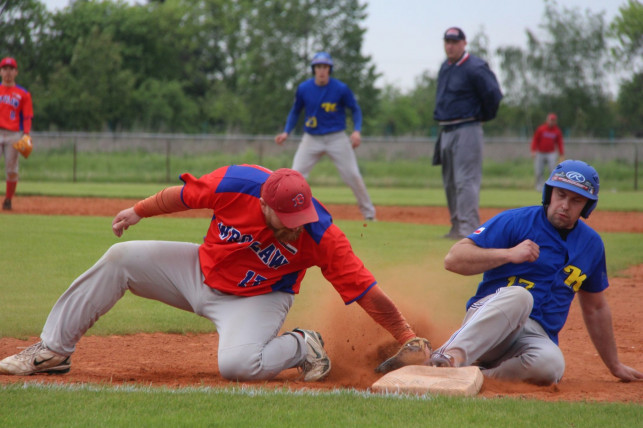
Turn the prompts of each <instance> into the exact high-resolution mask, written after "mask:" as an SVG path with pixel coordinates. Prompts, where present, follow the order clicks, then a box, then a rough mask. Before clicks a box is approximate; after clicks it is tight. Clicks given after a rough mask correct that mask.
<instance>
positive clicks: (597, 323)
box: [431, 160, 643, 385]
mask: <svg viewBox="0 0 643 428" xmlns="http://www.w3.org/2000/svg"><path fill="white" fill-rule="evenodd" d="M598 189H599V180H598V173H597V172H596V170H595V169H594V168H593V167H591V166H590V165H588V164H586V163H585V162H581V161H578V160H567V161H564V162H562V163H560V164H559V165H558V166H557V167H556V168H555V169H554V171H553V172H552V173H551V175H550V176H549V179H548V180H547V182H546V183H545V186H544V188H543V199H542V203H543V206H531V207H524V208H518V209H513V210H508V211H505V212H503V213H500V214H498V215H497V216H495V217H493V218H492V219H490V220H489V221H487V222H486V223H484V224H483V225H482V226H481V227H480V228H478V229H477V230H476V231H475V232H473V233H472V234H470V235H469V236H467V237H466V238H464V239H462V240H460V241H458V242H457V243H455V244H454V245H453V247H452V248H451V250H450V251H449V253H448V254H447V256H446V258H445V260H444V265H445V268H446V269H447V270H449V271H452V272H455V273H459V274H461V275H477V274H480V273H483V272H484V275H483V278H482V282H480V284H479V285H478V290H477V292H476V294H475V296H473V297H472V298H471V299H469V301H468V302H467V305H466V307H467V313H466V316H465V318H464V321H463V324H462V326H461V328H460V329H459V330H458V331H456V332H455V333H454V334H453V335H452V336H451V338H450V339H449V340H448V341H447V342H446V343H445V344H444V345H442V346H441V347H440V348H438V349H437V350H435V352H433V354H432V355H431V364H432V365H434V366H438V367H460V366H468V365H478V366H480V367H481V369H482V371H483V373H484V375H485V376H489V377H492V378H497V379H505V380H517V381H525V382H529V383H534V384H539V385H548V384H553V383H557V382H558V381H560V379H561V378H562V376H563V373H564V371H565V360H564V358H563V354H562V352H561V350H560V348H559V347H558V333H559V332H560V330H561V329H562V328H563V325H564V324H565V321H566V319H567V315H568V313H569V308H570V305H571V303H572V301H573V299H574V297H575V296H576V295H578V300H579V302H580V307H581V309H582V312H583V319H584V320H585V325H586V327H587V331H588V332H589V336H590V338H591V339H592V342H593V343H594V346H595V347H596V350H597V351H598V354H599V355H600V356H601V358H602V360H603V362H604V363H605V365H606V366H607V367H608V368H609V370H610V372H611V373H612V374H613V375H614V376H616V377H618V378H619V379H621V380H623V381H626V382H628V381H633V380H640V379H643V373H641V372H639V371H637V370H636V369H633V368H631V367H628V366H626V365H624V364H623V363H621V362H620V361H619V358H618V355H617V350H616V344H615V340H614V332H613V329H612V317H611V312H610V309H609V306H608V304H607V301H606V299H605V295H604V291H605V289H606V288H607V287H608V285H609V284H608V280H607V272H606V267H605V248H604V246H603V241H602V239H601V237H600V236H599V235H598V233H596V232H595V231H594V230H593V229H591V228H590V227H589V226H588V225H587V224H585V223H584V222H583V221H582V220H580V219H579V217H583V218H587V217H588V216H589V215H590V214H591V212H592V211H593V210H594V208H595V207H596V204H597V202H598Z"/></svg>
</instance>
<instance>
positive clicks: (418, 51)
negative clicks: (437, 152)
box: [44, 0, 627, 90]
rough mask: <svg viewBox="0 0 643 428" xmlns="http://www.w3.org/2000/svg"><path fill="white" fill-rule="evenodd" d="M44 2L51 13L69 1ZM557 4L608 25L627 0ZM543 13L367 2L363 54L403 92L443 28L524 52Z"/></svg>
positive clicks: (436, 48)
mask: <svg viewBox="0 0 643 428" xmlns="http://www.w3.org/2000/svg"><path fill="white" fill-rule="evenodd" d="M129 1H130V3H136V1H135V0H129ZM44 3H45V4H46V5H47V8H48V9H49V10H55V9H60V8H63V7H65V6H67V5H68V3H69V0H44ZM140 3H143V2H140ZM557 4H558V8H559V9H562V7H563V6H564V7H565V8H568V9H572V8H579V9H580V10H581V11H584V10H586V9H588V10H590V11H591V12H592V13H599V12H601V13H603V14H604V18H605V22H606V23H609V22H611V21H612V20H613V19H614V17H615V16H616V15H617V14H618V9H619V7H622V6H625V5H626V4H627V0H559V1H558V2H557ZM544 9H545V2H544V1H543V0H458V1H447V0H442V1H435V0H368V9H367V11H368V18H367V19H366V21H365V23H364V25H365V27H366V34H365V38H364V48H363V53H364V54H367V55H370V56H371V57H372V58H373V62H374V63H375V64H376V66H377V69H378V71H379V72H380V73H382V74H383V76H382V78H380V79H379V80H378V81H377V82H376V83H377V86H382V85H384V84H385V83H391V84H394V85H395V86H397V87H398V88H401V89H404V90H406V89H410V88H412V87H413V86H414V82H415V79H416V78H417V77H418V76H420V75H421V74H422V72H424V71H427V70H428V71H430V72H431V73H433V74H435V73H437V70H438V68H439V66H440V63H441V62H442V61H443V60H444V50H443V46H442V36H443V34H444V31H445V30H446V29H447V28H448V27H451V26H457V27H460V28H462V30H463V31H464V32H465V34H466V35H467V37H468V38H471V37H473V36H474V35H475V34H476V33H478V32H479V31H480V30H483V31H484V33H485V34H486V35H487V36H488V37H489V44H490V46H489V47H490V48H491V51H492V52H493V51H494V50H495V49H496V48H498V47H500V46H509V45H511V46H519V47H522V48H524V47H526V46H527V37H526V36H525V30H526V29H530V30H531V31H533V32H535V33H536V34H538V33H539V32H540V31H541V30H540V29H539V24H540V23H541V22H542V21H543V12H544ZM541 34H543V33H541ZM331 54H332V52H331ZM491 65H492V67H494V66H495V64H493V63H492V64H491ZM494 71H497V70H494Z"/></svg>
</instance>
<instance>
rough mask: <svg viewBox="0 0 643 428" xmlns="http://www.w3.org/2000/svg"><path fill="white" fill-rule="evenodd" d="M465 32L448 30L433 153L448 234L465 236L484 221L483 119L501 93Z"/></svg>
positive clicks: (488, 117) (493, 109)
mask: <svg viewBox="0 0 643 428" xmlns="http://www.w3.org/2000/svg"><path fill="white" fill-rule="evenodd" d="M466 45H467V40H466V37H465V35H464V32H463V31H462V30H461V29H460V28H457V27H451V28H449V29H448V30H446V32H445V33H444V51H445V52H446V55H447V59H446V60H445V61H444V62H443V63H442V66H441V67H440V72H439V74H438V89H437V93H436V101H435V110H434V112H433V118H434V119H435V120H436V121H438V123H439V124H440V125H441V127H442V128H441V130H440V135H439V137H438V142H437V143H436V151H435V155H434V159H433V164H434V165H439V164H441V165H442V182H443V185H444V190H445V192H446V196H447V204H448V206H449V214H450V216H451V230H450V231H449V233H448V234H446V235H445V238H450V239H461V238H463V237H465V236H467V235H469V234H470V233H471V232H473V231H474V230H476V229H477V228H478V226H479V225H480V215H479V213H478V205H479V200H480V182H481V181H482V148H483V133H482V123H481V122H485V121H488V120H491V119H493V118H494V117H495V116H496V113H497V112H498V106H499V105H500V100H501V99H502V93H501V92H500V87H499V85H498V81H497V80H496V76H495V75H494V74H493V72H492V71H491V69H490V68H489V65H488V64H487V63H486V62H485V61H484V60H482V59H480V58H478V57H476V56H474V55H471V54H470V53H469V52H467V51H466V50H465V48H466Z"/></svg>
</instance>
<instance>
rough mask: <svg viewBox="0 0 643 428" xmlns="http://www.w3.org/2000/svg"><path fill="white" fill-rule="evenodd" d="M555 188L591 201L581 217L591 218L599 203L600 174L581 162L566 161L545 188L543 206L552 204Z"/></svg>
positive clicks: (559, 165) (554, 171)
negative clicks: (552, 194)
mask: <svg viewBox="0 0 643 428" xmlns="http://www.w3.org/2000/svg"><path fill="white" fill-rule="evenodd" d="M553 187H559V188H561V189H566V190H569V191H571V192H574V193H577V194H579V195H581V196H584V197H586V198H587V199H589V200H588V201H587V204H586V205H585V208H583V211H581V213H580V215H581V216H583V218H587V217H589V215H590V214H591V212H592V211H594V208H596V204H597V203H598V188H599V187H600V186H599V182H598V172H596V170H595V169H594V167H593V166H591V165H589V164H587V163H585V162H583V161H579V160H566V161H564V162H561V163H560V164H558V166H557V167H556V168H554V170H553V171H552V173H551V175H550V176H549V179H548V180H547V181H546V182H545V186H544V187H543V205H549V203H550V202H551V191H552V188H553Z"/></svg>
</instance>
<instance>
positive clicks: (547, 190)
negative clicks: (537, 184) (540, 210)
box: [543, 184, 552, 206]
mask: <svg viewBox="0 0 643 428" xmlns="http://www.w3.org/2000/svg"><path fill="white" fill-rule="evenodd" d="M551 191H552V187H551V186H550V185H548V184H545V185H544V186H543V206H547V205H549V203H550V202H551Z"/></svg>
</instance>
